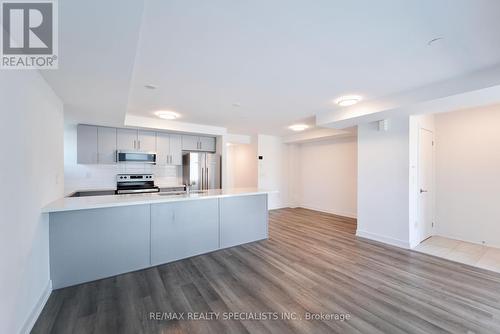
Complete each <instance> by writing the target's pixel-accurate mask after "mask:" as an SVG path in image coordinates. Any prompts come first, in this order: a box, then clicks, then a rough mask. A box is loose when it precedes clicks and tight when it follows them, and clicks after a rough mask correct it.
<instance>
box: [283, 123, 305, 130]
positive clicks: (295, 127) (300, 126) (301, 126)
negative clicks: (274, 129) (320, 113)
mask: <svg viewBox="0 0 500 334" xmlns="http://www.w3.org/2000/svg"><path fill="white" fill-rule="evenodd" d="M288 128H289V129H290V130H293V131H304V130H305V129H307V128H309V125H307V124H294V125H290V126H289V127H288Z"/></svg>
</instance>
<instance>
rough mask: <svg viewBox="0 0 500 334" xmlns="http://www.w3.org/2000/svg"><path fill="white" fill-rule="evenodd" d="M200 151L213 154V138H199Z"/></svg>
mask: <svg viewBox="0 0 500 334" xmlns="http://www.w3.org/2000/svg"><path fill="white" fill-rule="evenodd" d="M200 149H201V150H202V151H207V152H215V137H200Z"/></svg>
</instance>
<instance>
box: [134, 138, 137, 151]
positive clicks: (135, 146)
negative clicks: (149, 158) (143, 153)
mask: <svg viewBox="0 0 500 334" xmlns="http://www.w3.org/2000/svg"><path fill="white" fill-rule="evenodd" d="M135 142H136V140H135V139H134V150H136V149H137V144H136V143H135Z"/></svg>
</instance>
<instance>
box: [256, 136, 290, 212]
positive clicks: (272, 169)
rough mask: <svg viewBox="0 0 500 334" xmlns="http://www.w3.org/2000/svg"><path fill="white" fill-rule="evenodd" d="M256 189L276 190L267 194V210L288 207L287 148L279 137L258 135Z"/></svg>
mask: <svg viewBox="0 0 500 334" xmlns="http://www.w3.org/2000/svg"><path fill="white" fill-rule="evenodd" d="M257 155H259V156H262V157H263V159H262V160H258V187H259V188H260V189H266V190H277V191H278V193H272V194H269V197H268V201H269V203H268V207H269V210H273V209H279V208H284V207H288V206H289V201H288V189H289V188H288V146H287V145H286V144H284V143H283V139H282V138H281V137H276V136H268V135H258V136H257Z"/></svg>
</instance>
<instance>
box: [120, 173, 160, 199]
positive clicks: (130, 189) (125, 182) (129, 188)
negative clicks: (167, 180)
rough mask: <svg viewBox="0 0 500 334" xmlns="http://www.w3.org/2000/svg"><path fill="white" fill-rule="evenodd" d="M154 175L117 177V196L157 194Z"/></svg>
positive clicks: (124, 175) (158, 189)
mask: <svg viewBox="0 0 500 334" xmlns="http://www.w3.org/2000/svg"><path fill="white" fill-rule="evenodd" d="M159 191H160V188H158V187H157V186H155V181H154V176H153V174H118V175H116V192H115V193H116V194H138V193H157V192H159Z"/></svg>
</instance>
